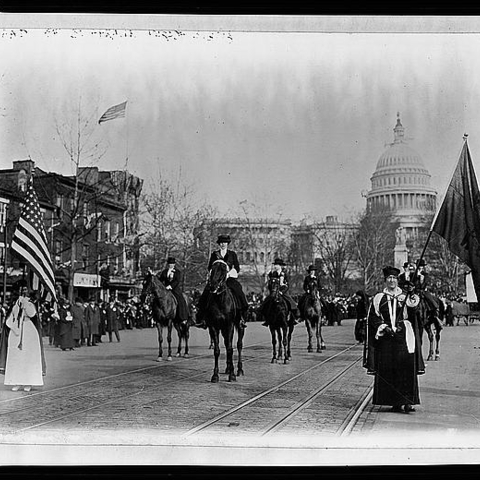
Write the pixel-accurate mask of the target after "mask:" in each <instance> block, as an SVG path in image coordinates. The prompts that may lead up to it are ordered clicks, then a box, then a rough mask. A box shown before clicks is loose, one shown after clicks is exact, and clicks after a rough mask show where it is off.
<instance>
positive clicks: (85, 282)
mask: <svg viewBox="0 0 480 480" xmlns="http://www.w3.org/2000/svg"><path fill="white" fill-rule="evenodd" d="M100 278H101V277H100V275H94V274H92V273H75V274H74V275H73V286H74V287H90V288H100Z"/></svg>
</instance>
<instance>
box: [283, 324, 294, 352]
mask: <svg viewBox="0 0 480 480" xmlns="http://www.w3.org/2000/svg"><path fill="white" fill-rule="evenodd" d="M294 328H295V325H293V324H290V325H289V326H288V333H287V354H286V357H285V358H286V359H288V360H290V359H291V358H292V352H291V349H290V346H291V343H292V334H293V329H294Z"/></svg>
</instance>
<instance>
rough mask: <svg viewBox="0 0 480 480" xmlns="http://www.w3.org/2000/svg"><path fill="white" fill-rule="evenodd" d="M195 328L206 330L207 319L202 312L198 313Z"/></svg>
mask: <svg viewBox="0 0 480 480" xmlns="http://www.w3.org/2000/svg"><path fill="white" fill-rule="evenodd" d="M195 327H197V328H203V329H204V330H206V328H207V324H206V323H205V318H204V317H203V314H201V313H200V311H198V312H197V316H196V318H195Z"/></svg>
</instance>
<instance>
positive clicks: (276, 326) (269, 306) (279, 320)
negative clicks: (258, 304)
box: [263, 278, 295, 363]
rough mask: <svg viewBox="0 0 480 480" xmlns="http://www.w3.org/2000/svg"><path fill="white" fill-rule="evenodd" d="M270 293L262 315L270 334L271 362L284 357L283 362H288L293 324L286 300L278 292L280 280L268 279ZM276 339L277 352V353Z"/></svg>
mask: <svg viewBox="0 0 480 480" xmlns="http://www.w3.org/2000/svg"><path fill="white" fill-rule="evenodd" d="M269 287H270V294H269V295H268V297H267V298H266V299H265V300H264V302H265V305H264V307H263V315H264V318H265V320H266V322H267V324H268V328H269V329H270V334H271V336H272V349H273V356H272V361H271V363H276V362H278V360H281V359H282V357H283V358H284V360H283V363H289V361H290V359H291V357H292V355H291V351H290V343H291V340H292V333H293V329H294V328H295V324H294V322H293V320H292V319H291V316H290V312H289V309H288V305H287V302H286V300H285V299H284V298H283V297H282V295H281V293H280V280H279V279H278V278H272V279H271V280H270V286H269ZM277 340H278V353H277Z"/></svg>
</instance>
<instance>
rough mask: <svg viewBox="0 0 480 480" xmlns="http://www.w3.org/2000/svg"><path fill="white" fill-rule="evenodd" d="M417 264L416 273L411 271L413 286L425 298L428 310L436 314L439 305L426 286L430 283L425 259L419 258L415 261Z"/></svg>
mask: <svg viewBox="0 0 480 480" xmlns="http://www.w3.org/2000/svg"><path fill="white" fill-rule="evenodd" d="M416 265H417V273H416V274H415V272H413V275H412V277H411V282H412V283H413V285H414V287H415V292H416V293H417V294H418V295H419V296H420V298H423V299H424V300H425V303H426V304H427V307H428V310H429V311H430V312H435V314H438V312H439V305H438V303H437V300H436V299H435V297H434V296H433V295H432V294H431V293H430V292H429V291H428V287H429V284H430V276H429V274H428V272H427V271H426V267H427V263H426V262H425V260H423V259H420V260H417V262H416Z"/></svg>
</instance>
